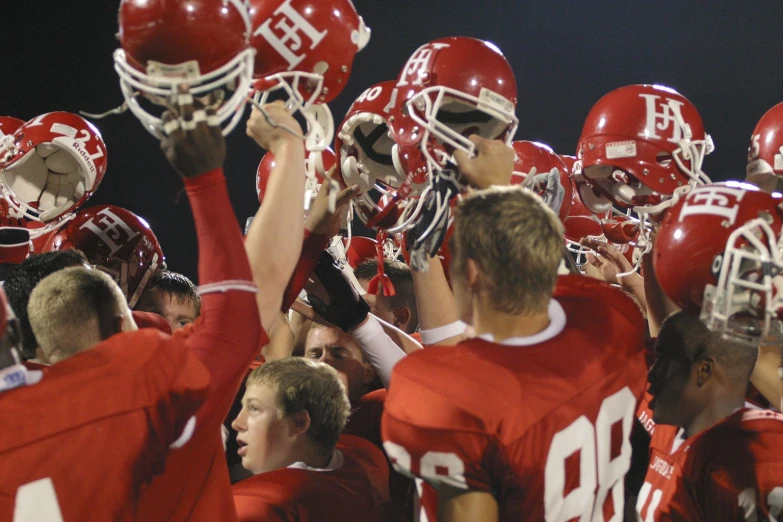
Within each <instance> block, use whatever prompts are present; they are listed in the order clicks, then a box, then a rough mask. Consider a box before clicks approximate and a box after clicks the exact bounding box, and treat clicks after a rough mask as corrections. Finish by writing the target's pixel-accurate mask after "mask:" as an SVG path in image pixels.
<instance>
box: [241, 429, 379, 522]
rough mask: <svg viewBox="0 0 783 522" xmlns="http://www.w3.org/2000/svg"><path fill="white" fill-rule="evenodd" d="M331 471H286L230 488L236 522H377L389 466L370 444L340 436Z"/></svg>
mask: <svg viewBox="0 0 783 522" xmlns="http://www.w3.org/2000/svg"><path fill="white" fill-rule="evenodd" d="M336 452H337V453H336V454H335V457H333V460H334V459H337V460H338V461H339V460H340V459H342V465H340V466H339V467H337V468H336V469H332V470H312V469H299V468H284V469H278V470H275V471H270V472H268V473H261V474H259V475H255V476H253V477H250V478H248V479H245V480H242V481H241V482H237V483H236V484H234V485H233V486H232V489H233V493H234V503H235V504H236V508H237V514H238V515H239V520H240V521H246V522H251V521H253V522H293V521H296V522H311V521H318V522H345V521H348V520H350V521H353V522H377V521H378V520H381V518H380V516H379V514H378V513H379V508H380V507H381V505H382V504H384V503H385V502H387V501H388V497H389V495H388V489H387V488H386V484H387V482H388V480H389V467H388V465H387V464H386V458H385V457H384V455H383V453H381V451H380V450H378V449H377V448H376V447H375V446H373V445H372V444H371V443H369V442H368V441H365V440H363V439H360V438H358V437H352V436H350V435H344V436H343V437H341V439H340V442H339V443H338V445H337V449H336Z"/></svg>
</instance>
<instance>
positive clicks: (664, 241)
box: [653, 182, 783, 343]
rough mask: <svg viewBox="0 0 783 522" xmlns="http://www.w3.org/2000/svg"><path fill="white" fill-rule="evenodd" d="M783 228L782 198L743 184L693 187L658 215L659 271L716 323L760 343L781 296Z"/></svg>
mask: <svg viewBox="0 0 783 522" xmlns="http://www.w3.org/2000/svg"><path fill="white" fill-rule="evenodd" d="M782 228H783V217H782V214H781V199H780V198H779V197H775V196H773V195H771V194H769V193H766V192H763V191H760V190H758V189H757V188H756V187H754V186H752V185H749V184H746V183H739V182H726V183H715V184H711V185H706V186H703V187H695V188H693V189H692V190H691V191H690V192H689V193H688V194H687V195H686V196H684V197H683V198H682V199H680V201H679V202H678V203H677V204H676V205H675V206H673V207H672V208H671V209H670V210H669V211H667V212H666V213H665V215H664V217H663V220H662V221H661V224H660V227H659V229H658V233H657V235H656V239H655V244H654V246H653V263H654V267H655V275H656V277H657V279H658V282H659V284H660V285H661V288H662V289H663V291H664V292H665V293H666V295H667V296H668V297H669V298H670V299H671V300H672V301H674V303H675V304H677V306H679V307H681V308H683V309H685V310H690V311H699V310H701V311H702V319H703V320H704V321H705V322H706V323H707V325H708V326H709V327H710V328H711V329H714V330H719V331H722V332H724V333H726V334H728V335H732V336H734V337H735V338H737V339H740V340H745V341H749V342H751V343H758V342H759V341H760V340H761V339H762V338H763V337H764V336H766V335H768V334H771V333H773V332H772V330H771V328H770V327H771V325H772V322H773V321H775V322H777V320H778V310H779V309H780V305H781V302H783V301H781V299H782V298H783V295H782V294H781V289H783V284H781V277H780V273H781V270H783V259H781V252H780V249H779V248H778V240H779V238H780V234H781V229H782Z"/></svg>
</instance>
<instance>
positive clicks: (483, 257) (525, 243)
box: [451, 186, 564, 314]
mask: <svg viewBox="0 0 783 522" xmlns="http://www.w3.org/2000/svg"><path fill="white" fill-rule="evenodd" d="M455 214H456V218H455V222H454V235H453V237H452V240H451V243H452V244H451V247H452V255H453V256H454V258H453V262H452V263H453V266H454V268H455V269H456V271H457V272H458V273H459V274H464V273H465V265H466V263H467V260H468V259H472V260H473V261H474V262H475V263H476V264H477V265H478V268H479V269H480V271H481V274H482V276H483V277H484V278H485V281H486V283H487V285H488V286H489V288H488V289H487V293H488V295H489V296H490V299H491V303H492V305H493V306H494V307H495V308H496V309H497V310H500V311H502V312H504V313H509V314H523V313H541V312H543V311H545V310H546V309H547V305H548V304H549V300H550V299H551V298H552V291H553V290H554V287H555V283H556V282H557V268H558V266H560V260H561V259H562V257H563V245H564V239H563V226H562V225H561V224H560V220H559V219H558V217H557V215H556V214H555V213H554V212H553V211H552V210H551V209H550V208H549V207H547V206H546V204H544V202H543V200H542V199H541V198H540V197H538V196H537V195H536V194H534V193H533V192H531V191H529V190H527V189H524V188H522V187H519V186H516V187H492V188H489V189H486V190H480V191H477V192H474V193H473V194H471V195H469V196H467V197H465V198H464V199H463V200H462V201H461V202H460V203H459V205H458V206H457V209H456V212H455Z"/></svg>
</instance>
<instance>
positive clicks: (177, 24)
mask: <svg viewBox="0 0 783 522" xmlns="http://www.w3.org/2000/svg"><path fill="white" fill-rule="evenodd" d="M119 26H120V30H119V39H120V46H121V47H120V48H119V49H117V50H116V51H115V52H114V69H115V70H116V71H117V74H118V75H119V77H120V88H121V89H122V93H123V95H124V96H125V103H126V104H127V107H128V108H129V109H130V110H131V112H133V114H134V115H135V116H136V117H137V118H138V119H139V120H141V123H142V125H144V128H145V129H147V131H149V132H150V133H151V134H152V135H153V136H155V137H157V138H158V139H162V138H163V136H164V135H165V132H164V129H163V123H162V122H161V120H160V117H159V116H156V115H154V114H153V113H151V112H150V111H149V110H148V109H147V108H145V106H142V104H140V103H139V100H140V98H145V99H146V100H147V101H149V102H151V103H154V104H156V105H159V106H163V105H165V104H166V103H167V102H169V101H170V100H171V99H172V97H173V96H176V94H177V88H178V86H179V85H182V84H184V85H187V86H188V88H189V90H190V94H192V95H193V96H196V97H203V96H206V95H207V94H209V93H210V92H212V91H216V90H218V89H221V90H223V91H224V95H225V97H226V98H227V99H225V100H224V101H223V102H222V104H221V105H220V107H219V108H218V109H217V118H218V119H219V121H220V122H221V125H222V126H223V134H224V135H225V134H228V133H229V132H230V131H231V130H232V129H233V128H234V127H235V126H236V124H237V123H239V120H240V119H241V117H242V113H243V112H244V108H245V100H246V98H247V95H248V92H249V90H250V86H251V82H252V78H253V56H254V54H255V50H254V49H253V48H252V47H250V45H249V37H250V33H251V32H252V27H251V23H250V15H249V13H248V8H247V5H246V2H245V1H243V0H187V1H186V2H179V1H170V0H122V1H121V3H120V10H119ZM162 110H163V109H161V112H162Z"/></svg>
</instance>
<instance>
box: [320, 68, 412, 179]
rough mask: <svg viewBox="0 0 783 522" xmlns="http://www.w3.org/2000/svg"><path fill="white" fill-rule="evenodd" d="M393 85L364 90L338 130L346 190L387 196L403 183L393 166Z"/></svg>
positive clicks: (339, 170)
mask: <svg viewBox="0 0 783 522" xmlns="http://www.w3.org/2000/svg"><path fill="white" fill-rule="evenodd" d="M394 84H395V82H394V81H391V80H390V81H386V82H381V83H378V84H376V85H373V86H372V87H370V88H369V89H367V90H365V91H364V92H363V93H362V94H361V95H360V96H359V97H358V98H356V100H355V101H354V102H353V103H352V104H351V106H350V107H349V108H348V112H347V113H346V115H345V118H343V121H342V123H340V126H339V127H338V128H337V137H336V139H335V143H334V148H335V150H336V151H337V153H338V154H339V155H340V158H339V159H340V161H339V162H338V164H337V173H338V174H339V178H338V179H339V180H340V182H341V184H342V185H343V186H344V187H347V186H349V185H353V184H356V185H359V188H360V190H361V192H362V194H365V193H367V192H369V191H370V190H371V189H373V188H375V189H376V190H378V191H379V192H381V193H385V192H386V190H385V189H386V188H387V187H391V188H399V187H400V185H402V182H403V180H404V176H403V175H402V174H401V173H400V172H398V171H397V169H396V168H395V167H394V160H393V158H392V149H393V148H394V140H392V138H391V136H390V135H389V128H388V118H389V113H390V112H391V108H392V104H391V95H392V92H393V91H394Z"/></svg>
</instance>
